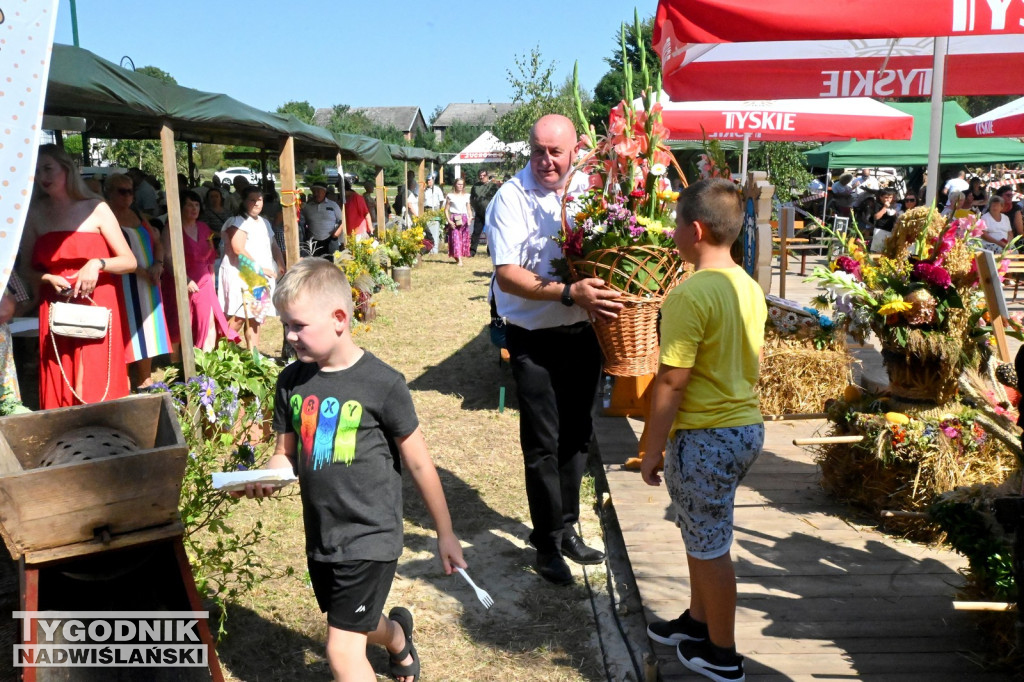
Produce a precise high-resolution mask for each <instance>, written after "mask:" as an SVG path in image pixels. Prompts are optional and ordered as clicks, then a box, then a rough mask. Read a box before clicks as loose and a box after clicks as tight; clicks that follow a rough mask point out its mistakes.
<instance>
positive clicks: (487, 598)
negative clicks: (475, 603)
mask: <svg viewBox="0 0 1024 682" xmlns="http://www.w3.org/2000/svg"><path fill="white" fill-rule="evenodd" d="M455 570H456V571H458V572H459V575H461V576H462V577H463V578H465V579H466V582H467V583H469V586H470V587H472V588H473V591H474V592H476V598H477V599H479V600H480V603H481V604H483V605H484V608H485V609H489V608H491V607H492V606H494V599H492V598H491V595H489V594H488V593H487V590H482V589H480V588H479V587H477V586H476V583H475V582H473V579H472V578H470V577H469V573H466V571H465V570H463V569H461V568H459V567H458V566H456V567H455Z"/></svg>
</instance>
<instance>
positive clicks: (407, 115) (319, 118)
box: [313, 107, 426, 133]
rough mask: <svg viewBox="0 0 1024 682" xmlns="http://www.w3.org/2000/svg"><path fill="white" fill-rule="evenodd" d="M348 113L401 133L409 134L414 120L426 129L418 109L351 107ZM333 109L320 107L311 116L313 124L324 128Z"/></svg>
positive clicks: (329, 120) (414, 123) (413, 125)
mask: <svg viewBox="0 0 1024 682" xmlns="http://www.w3.org/2000/svg"><path fill="white" fill-rule="evenodd" d="M349 111H351V112H353V113H360V114H363V115H364V116H366V118H368V119H370V120H371V121H372V122H374V123H376V124H377V125H380V126H391V127H393V128H395V129H396V130H400V131H402V132H403V133H408V132H411V131H412V130H413V129H414V128H415V127H416V120H417V119H419V120H420V121H423V127H424V129H426V122H425V121H424V119H423V114H422V113H421V112H420V108H419V107H351V108H350V109H349ZM333 112H334V108H333V107H321V108H319V109H317V110H316V113H314V114H313V123H315V124H316V125H319V126H326V125H327V124H328V123H330V122H331V114H332V113H333Z"/></svg>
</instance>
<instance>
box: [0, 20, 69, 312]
mask: <svg viewBox="0 0 1024 682" xmlns="http://www.w3.org/2000/svg"><path fill="white" fill-rule="evenodd" d="M56 18H57V0H46V1H45V2H31V3H28V2H20V3H14V2H4V3H0V36H2V40H0V73H2V74H4V76H5V78H4V82H3V85H2V87H0V118H2V119H3V121H4V135H3V138H2V139H3V144H0V168H3V182H2V183H0V285H2V286H0V292H2V291H3V290H4V288H5V287H6V286H7V278H8V277H10V274H11V270H12V269H13V268H14V258H15V256H17V255H18V246H19V245H20V243H21V231H22V229H23V228H24V226H25V216H26V214H27V213H28V203H29V200H30V198H31V197H32V182H33V180H34V178H35V173H36V156H37V155H38V151H39V135H40V134H41V133H42V130H41V127H42V121H43V102H44V101H45V95H46V79H47V76H48V75H49V71H50V51H51V50H52V49H53V30H54V26H55V25H56V23H57V22H56ZM26 257H27V256H26Z"/></svg>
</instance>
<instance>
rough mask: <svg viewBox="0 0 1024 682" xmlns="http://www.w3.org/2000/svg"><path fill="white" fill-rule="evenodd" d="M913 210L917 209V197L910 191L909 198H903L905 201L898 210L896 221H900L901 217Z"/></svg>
mask: <svg viewBox="0 0 1024 682" xmlns="http://www.w3.org/2000/svg"><path fill="white" fill-rule="evenodd" d="M912 208H917V195H916V194H914V193H913V192H910V191H908V192H907V196H905V197H903V201H902V202H900V205H899V206H898V207H897V208H896V219H897V220H899V219H900V216H901V215H903V214H904V213H906V212H907V211H909V210H910V209H912Z"/></svg>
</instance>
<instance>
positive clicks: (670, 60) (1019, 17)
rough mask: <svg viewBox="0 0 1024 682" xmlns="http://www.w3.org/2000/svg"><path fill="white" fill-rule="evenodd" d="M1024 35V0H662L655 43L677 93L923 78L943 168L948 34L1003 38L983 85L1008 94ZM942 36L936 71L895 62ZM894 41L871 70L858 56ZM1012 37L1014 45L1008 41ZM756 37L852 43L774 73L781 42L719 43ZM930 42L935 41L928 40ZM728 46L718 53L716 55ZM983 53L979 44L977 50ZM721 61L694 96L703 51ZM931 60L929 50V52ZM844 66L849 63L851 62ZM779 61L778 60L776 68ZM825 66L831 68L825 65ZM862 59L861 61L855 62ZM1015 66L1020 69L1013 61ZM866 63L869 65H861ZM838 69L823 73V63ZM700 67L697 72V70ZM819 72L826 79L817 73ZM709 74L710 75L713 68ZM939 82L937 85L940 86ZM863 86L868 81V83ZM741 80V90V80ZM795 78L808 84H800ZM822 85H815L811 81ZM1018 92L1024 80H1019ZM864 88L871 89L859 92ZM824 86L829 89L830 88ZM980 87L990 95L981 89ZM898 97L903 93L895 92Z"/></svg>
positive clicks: (934, 171)
mask: <svg viewBox="0 0 1024 682" xmlns="http://www.w3.org/2000/svg"><path fill="white" fill-rule="evenodd" d="M1022 33H1024V3H1022V2H1012V1H1011V0H946V1H943V2H939V1H937V0H902V1H901V2H892V1H891V0H858V2H857V3H831V4H826V5H824V6H822V5H820V4H816V3H811V2H806V0H773V2H764V0H659V2H658V11H657V15H656V17H655V22H654V43H655V46H656V48H657V49H658V51H659V52H660V54H661V58H662V77H663V79H664V88H665V90H666V91H667V92H668V93H669V94H670V95H671V96H672V97H674V98H675V99H679V100H685V99H742V98H748V97H756V96H758V95H759V94H760V92H761V91H758V90H756V88H757V87H761V86H767V87H770V88H771V96H775V97H778V96H779V95H780V94H782V93H783V92H785V95H786V96H788V97H822V96H826V97H827V96H833V97H835V96H841V95H872V94H879V90H878V87H879V86H878V84H877V82H876V80H875V79H876V77H877V78H878V79H887V81H888V82H887V83H885V84H883V85H882V87H883V88H889V87H892V83H893V82H894V81H899V82H901V83H902V82H903V79H907V78H911V77H916V78H919V79H922V80H921V81H920V82H921V86H920V87H921V89H922V92H921V94H924V93H925V92H932V91H933V90H934V92H932V119H933V120H932V140H931V153H930V154H929V175H930V176H931V177H932V178H936V176H937V175H938V157H939V144H940V137H939V135H940V132H941V130H942V97H941V96H942V94H944V93H947V94H948V92H947V91H946V90H945V86H944V80H945V70H946V62H947V60H946V54H947V51H948V44H949V42H950V40H949V39H947V38H945V36H952V37H953V43H954V44H956V42H957V41H958V40H959V39H960V38H961V37H970V36H987V38H985V39H984V40H985V42H986V43H989V44H991V45H998V44H1000V43H1002V44H1003V45H1004V46H1002V47H999V48H998V50H997V53H998V54H999V56H998V57H994V56H993V54H992V53H991V52H992V51H991V50H987V51H981V53H982V54H987V57H988V58H987V59H985V63H986V67H985V68H981V69H978V70H977V71H976V73H977V74H978V75H977V80H978V81H982V82H983V85H980V86H979V87H980V88H982V89H984V90H985V93H984V94H999V91H1000V88H1001V87H1003V86H1000V85H998V81H1000V80H1013V79H1014V78H1019V77H1018V76H1017V74H1018V73H1021V71H1019V70H1017V71H1013V70H1010V71H1004V70H1003V69H1002V67H1003V63H1004V62H1003V61H1002V59H1003V58H1004V57H1005V58H1006V59H1010V55H1012V54H1013V53H1015V52H1019V51H1020V43H1021V39H1020V34H1022ZM933 36H939V37H936V38H934V41H933V43H932V44H933V50H932V69H931V70H930V71H929V70H928V69H927V68H925V67H924V66H923V65H922V66H917V67H914V68H919V69H921V71H920V72H918V73H915V74H910V73H903V74H901V73H896V72H895V71H894V70H892V69H889V64H890V63H891V60H892V59H893V58H899V57H901V56H902V54H901V53H902V50H903V49H904V48H905V47H907V43H909V44H911V45H913V44H914V43H915V42H917V41H919V40H920V39H921V37H924V38H928V37H933ZM880 38H881V39H887V38H888V39H891V40H890V41H888V43H884V41H883V43H884V44H887V46H888V53H882V54H877V55H872V56H874V57H875V59H874V61H873V62H872V63H871V64H870V65H869V68H867V69H864V68H863V65H862V64H859V63H857V62H856V61H853V62H851V61H850V60H856V59H858V58H859V56H860V55H859V52H860V51H861V50H863V49H873V48H876V47H877V46H876V45H874V44H872V43H871V41H872V40H877V39H880ZM1006 40H1009V41H1010V42H1012V43H1013V45H1012V46H1005V41H1006ZM755 41H832V42H833V43H835V44H836V46H837V47H839V46H845V47H846V49H845V50H840V51H838V52H836V53H835V54H834V55H832V56H830V58H829V59H830V60H831V61H829V62H827V63H824V64H823V63H822V62H821V61H820V60H821V59H822V56H821V55H820V54H818V55H814V54H811V55H808V54H798V55H796V56H795V57H794V58H793V59H791V60H789V61H788V63H786V64H780V63H775V64H770V65H767V68H769V69H771V70H770V71H768V72H767V73H758V72H757V69H758V68H765V64H764V62H767V61H775V62H778V61H779V60H775V59H771V58H772V57H774V56H776V54H777V53H778V52H779V50H778V49H777V48H778V47H779V45H778V43H777V42H771V43H763V47H761V48H760V50H759V51H758V52H754V53H750V54H748V55H747V56H746V57H745V58H744V59H743V60H742V61H741V60H738V59H736V58H735V57H734V58H733V59H731V60H729V59H726V60H722V59H721V53H722V51H723V50H724V48H725V47H729V46H722V45H716V44H719V43H726V42H735V43H742V42H747V43H750V42H755ZM922 44H923V45H924V46H925V49H927V44H926V43H922ZM716 51H717V52H718V53H719V58H717V59H716V58H715V57H714V56H713V54H712V53H714V52H716ZM974 53H975V54H977V53H978V51H977V50H975V52H974ZM702 58H703V60H704V61H705V62H706V63H711V62H716V61H718V62H723V63H719V64H715V65H714V66H715V67H716V68H717V73H718V76H717V78H714V79H712V80H710V81H708V83H709V86H708V87H709V89H710V90H711V91H710V92H701V94H699V95H695V94H694V93H692V92H687V90H686V80H687V77H688V76H687V71H688V69H689V68H690V67H689V66H688V65H690V64H694V63H696V62H697V60H698V59H702ZM925 58H927V57H925ZM950 62H951V65H950V70H951V72H952V71H955V70H956V69H957V68H961V67H960V66H958V58H957V57H955V56H954V57H952V58H951V59H950ZM844 65H845V66H846V67H847V68H843V67H844ZM993 65H998V66H999V67H1000V73H1002V74H1013V75H1012V76H1009V75H1004V76H1001V77H1000V78H989V77H986V74H991V72H992V66H993ZM773 67H774V68H773ZM823 67H826V68H823ZM849 67H855V68H852V69H851V68H849ZM1008 68H1010V69H1013V68H1014V67H1008ZM858 69H861V70H860V71H858ZM826 70H827V71H830V72H832V71H834V72H835V73H829V74H824V73H823V71H826ZM869 71H870V72H871V73H872V75H871V76H870V78H871V79H872V83H873V84H874V85H873V86H872V90H868V89H867V87H868V86H867V82H868V78H869V75H868V72H869ZM695 75H696V74H695ZM811 75H813V76H816V77H817V83H815V82H814V79H813V78H811ZM705 76H706V74H705ZM932 82H934V84H935V88H932V87H931V85H932ZM862 83H863V85H860V84H862ZM739 84H742V87H743V90H742V94H741V93H740V92H737V91H736V88H734V87H733V86H734V85H739ZM796 84H800V86H801V88H808V90H807V91H805V92H803V91H801V92H793V91H791V90H792V89H794V88H795V86H796ZM811 88H813V89H811ZM1014 88H1016V89H1018V90H1019V85H1018V86H1014ZM859 90H862V91H859ZM823 92H824V94H823ZM976 94H981V93H976ZM892 95H893V96H895V95H896V93H895V92H893V93H892ZM937 184H938V183H937V182H935V181H933V182H932V183H931V184H930V185H929V200H933V199H934V186H935V185H937Z"/></svg>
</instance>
